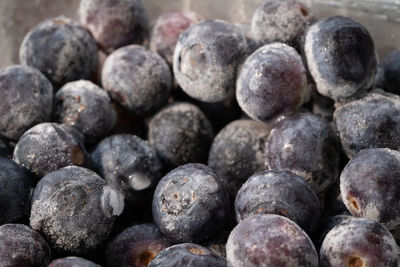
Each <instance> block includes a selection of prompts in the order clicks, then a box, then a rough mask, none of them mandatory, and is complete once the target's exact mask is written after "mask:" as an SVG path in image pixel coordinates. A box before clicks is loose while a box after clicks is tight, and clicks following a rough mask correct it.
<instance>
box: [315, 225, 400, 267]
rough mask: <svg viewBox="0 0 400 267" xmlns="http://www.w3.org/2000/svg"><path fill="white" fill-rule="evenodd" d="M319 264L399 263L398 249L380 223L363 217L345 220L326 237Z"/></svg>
mask: <svg viewBox="0 0 400 267" xmlns="http://www.w3.org/2000/svg"><path fill="white" fill-rule="evenodd" d="M320 260H321V262H320V264H321V265H320V266H322V267H324V266H349V267H358V266H377V267H378V266H382V267H383V266H385V267H392V266H393V267H396V266H399V263H400V258H399V248H398V247H397V245H396V241H395V240H394V238H393V237H392V235H391V234H390V233H389V231H388V230H387V229H386V228H385V227H383V226H382V225H381V224H379V223H377V222H375V221H373V220H370V219H364V218H353V219H347V220H344V221H342V222H341V223H339V224H338V225H336V226H335V227H334V228H333V229H332V230H331V231H330V232H329V233H328V234H327V235H326V237H325V239H324V242H323V243H322V247H321V250H320Z"/></svg>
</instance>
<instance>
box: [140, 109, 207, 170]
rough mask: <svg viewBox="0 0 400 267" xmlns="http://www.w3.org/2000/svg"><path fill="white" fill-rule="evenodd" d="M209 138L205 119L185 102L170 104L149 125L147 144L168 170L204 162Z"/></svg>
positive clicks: (199, 111) (198, 111) (198, 110)
mask: <svg viewBox="0 0 400 267" xmlns="http://www.w3.org/2000/svg"><path fill="white" fill-rule="evenodd" d="M213 136H214V134H213V129H212V126H211V123H210V122H209V120H208V119H207V117H206V116H205V115H204V114H203V112H202V111H201V110H200V109H199V108H198V107H197V106H195V105H192V104H189V103H175V104H173V105H170V106H168V107H166V108H164V109H162V110H161V111H160V112H158V113H157V114H156V115H155V116H154V117H153V118H152V119H151V121H150V123H149V133H148V139H149V142H150V144H151V145H152V146H153V147H154V148H155V149H156V150H157V153H158V156H159V157H160V158H161V160H162V161H163V162H165V163H166V165H167V166H168V167H170V168H175V167H178V166H179V165H182V164H186V163H192V162H198V163H203V162H206V161H207V155H208V150H209V148H210V145H211V142H212V139H213Z"/></svg>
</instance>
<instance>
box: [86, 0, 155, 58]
mask: <svg viewBox="0 0 400 267" xmlns="http://www.w3.org/2000/svg"><path fill="white" fill-rule="evenodd" d="M78 17H79V21H80V23H81V24H82V25H83V26H84V27H85V28H87V29H88V30H89V31H90V32H91V33H92V35H93V36H94V38H95V39H96V41H97V44H98V45H99V47H100V48H101V49H103V50H104V51H106V52H108V53H110V52H112V51H113V50H115V49H117V48H120V47H122V46H126V45H130V44H142V43H143V42H144V41H145V40H146V39H147V37H148V31H149V21H148V17H147V14H146V11H145V9H144V7H143V4H142V1H141V0H128V1H127V0H82V1H80V6H79V10H78Z"/></svg>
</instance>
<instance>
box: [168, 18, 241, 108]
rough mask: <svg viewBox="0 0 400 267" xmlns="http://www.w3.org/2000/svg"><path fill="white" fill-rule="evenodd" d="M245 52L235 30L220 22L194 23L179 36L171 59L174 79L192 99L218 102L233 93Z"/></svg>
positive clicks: (239, 36) (232, 26) (238, 29)
mask: <svg viewBox="0 0 400 267" xmlns="http://www.w3.org/2000/svg"><path fill="white" fill-rule="evenodd" d="M247 49H248V47H247V40H246V37H245V36H244V35H243V32H242V30H241V29H240V28H239V27H237V26H234V25H233V24H229V23H227V22H225V21H222V20H207V21H203V22H200V23H197V24H195V25H193V26H192V27H190V28H188V29H187V30H186V31H184V32H183V33H182V34H181V35H180V36H179V40H178V43H177V44H176V47H175V52H174V58H173V70H174V74H175V78H176V80H177V82H178V84H179V85H180V87H181V88H182V89H183V91H185V92H186V93H187V94H188V95H190V96H191V97H193V98H195V99H198V100H200V101H204V102H218V101H222V100H224V99H226V98H227V97H228V96H229V95H230V94H232V92H233V91H234V89H235V81H236V74H237V70H238V67H239V65H240V64H241V63H242V62H243V60H244V59H245V57H246V56H247Z"/></svg>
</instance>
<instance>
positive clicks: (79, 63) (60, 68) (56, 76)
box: [19, 16, 98, 88]
mask: <svg viewBox="0 0 400 267" xmlns="http://www.w3.org/2000/svg"><path fill="white" fill-rule="evenodd" d="M19 61H20V62H21V64H23V65H28V66H32V67H35V68H37V69H38V70H40V71H41V72H42V73H43V74H44V75H45V76H46V77H47V78H48V79H49V80H50V81H51V82H52V83H53V85H54V87H55V88H60V87H61V86H62V85H63V84H65V83H67V82H70V81H75V80H79V79H87V80H88V79H90V78H91V77H92V76H93V75H94V74H95V72H96V68H97V65H98V54H97V46H96V42H95V40H94V39H93V37H92V36H91V35H90V33H89V32H88V31H87V30H85V29H84V28H83V27H82V26H81V25H79V24H78V23H77V22H75V21H73V20H71V19H68V18H66V17H63V16H61V17H57V18H52V19H48V20H45V21H43V22H41V23H40V24H38V25H37V26H36V27H35V28H33V29H32V30H31V31H30V32H28V33H27V35H26V36H25V38H24V40H23V41H22V43H21V46H20V49H19Z"/></svg>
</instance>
